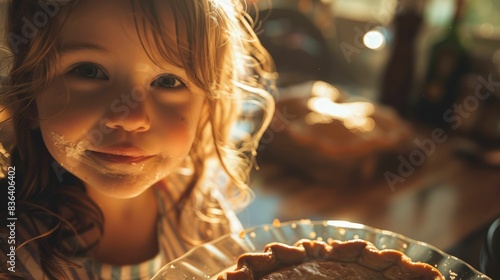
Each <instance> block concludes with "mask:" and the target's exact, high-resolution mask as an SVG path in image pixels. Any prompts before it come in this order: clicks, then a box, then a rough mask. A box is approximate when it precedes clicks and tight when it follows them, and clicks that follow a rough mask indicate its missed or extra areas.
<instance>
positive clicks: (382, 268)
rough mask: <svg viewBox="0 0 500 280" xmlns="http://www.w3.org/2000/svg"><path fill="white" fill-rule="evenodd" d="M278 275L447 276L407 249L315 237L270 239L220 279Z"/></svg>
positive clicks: (423, 279) (290, 278)
mask: <svg viewBox="0 0 500 280" xmlns="http://www.w3.org/2000/svg"><path fill="white" fill-rule="evenodd" d="M254 279H255V280H278V279H287V280H295V279H309V280H316V279H318V280H319V279H353V280H354V279H405V280H411V279H420V280H427V279H429V280H438V279H443V280H444V279H445V278H444V277H443V275H442V274H441V273H440V272H439V271H438V270H437V269H436V268H434V267H433V266H431V265H429V264H426V263H421V262H412V261H411V259H410V258H409V257H407V256H406V255H404V254H403V253H401V252H399V251H396V250H392V249H384V250H378V249H377V248H376V247H375V246H374V245H373V244H372V243H370V242H368V241H366V240H360V239H356V240H349V241H336V240H334V241H331V242H329V243H325V242H322V241H313V240H307V239H302V240H299V241H298V242H296V243H295V244H294V245H293V246H289V245H285V244H282V243H277V242H274V243H269V244H268V245H267V246H266V247H265V248H264V252H263V253H246V254H243V255H241V256H240V257H239V259H238V263H237V266H236V269H235V270H234V271H231V272H226V273H224V274H222V275H220V276H219V277H218V278H217V280H254Z"/></svg>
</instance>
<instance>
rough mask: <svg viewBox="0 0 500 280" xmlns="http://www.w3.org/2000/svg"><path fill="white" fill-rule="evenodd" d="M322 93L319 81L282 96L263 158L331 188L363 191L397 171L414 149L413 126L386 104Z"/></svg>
mask: <svg viewBox="0 0 500 280" xmlns="http://www.w3.org/2000/svg"><path fill="white" fill-rule="evenodd" d="M318 85H322V86H318ZM330 87H331V88H333V86H330ZM315 88H320V89H321V90H315ZM331 90H332V91H333V89H331ZM335 90H336V89H335ZM315 92H317V93H315ZM322 92H328V85H326V84H325V83H319V82H314V83H313V82H310V83H307V84H303V85H299V86H295V87H293V88H288V89H286V90H283V91H282V97H280V99H279V100H277V102H276V113H275V115H274V118H273V121H272V123H271V125H270V127H269V129H268V130H267V131H266V134H265V136H264V138H263V139H262V140H261V147H262V148H263V149H262V153H261V156H263V157H264V158H267V159H269V160H270V161H277V162H279V163H280V164H285V165H286V166H288V167H291V168H293V170H298V171H300V172H301V174H302V175H305V176H306V178H307V179H313V180H314V181H316V182H322V183H327V184H328V185H329V186H339V187H343V186H359V185H362V184H364V183H369V182H372V181H375V180H377V179H381V178H382V176H381V175H382V174H384V173H385V172H386V171H394V170H395V171H396V172H397V170H398V165H399V164H400V163H401V160H400V159H399V157H400V156H403V157H406V155H407V154H408V153H409V152H411V151H413V150H414V149H415V146H414V143H413V139H415V137H416V135H415V131H414V129H413V127H412V126H411V124H410V123H408V122H407V121H405V120H404V119H402V118H401V117H399V116H398V114H397V113H396V111H395V110H393V109H392V108H390V107H387V106H384V105H382V104H377V103H374V102H368V101H362V102H361V101H358V100H356V99H354V97H347V95H345V94H344V95H342V94H341V93H338V96H337V95H335V94H332V95H335V96H333V97H325V96H322V95H321V94H323V93H322ZM334 92H338V91H334ZM323 95H325V94H323ZM333 101H335V102H333ZM315 107H319V109H321V110H317V111H319V112H316V111H315V109H314V108H315ZM344 107H345V108H344ZM329 110H330V111H332V112H335V113H338V114H340V115H339V116H333V115H332V116H330V115H328V114H327V113H328V111H329ZM323 111H324V112H323ZM320 112H323V113H320Z"/></svg>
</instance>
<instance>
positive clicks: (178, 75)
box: [0, 0, 274, 279]
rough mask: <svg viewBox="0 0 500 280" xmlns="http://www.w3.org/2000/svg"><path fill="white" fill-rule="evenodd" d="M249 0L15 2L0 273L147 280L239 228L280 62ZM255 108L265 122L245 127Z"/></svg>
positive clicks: (9, 28)
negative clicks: (241, 127)
mask: <svg viewBox="0 0 500 280" xmlns="http://www.w3.org/2000/svg"><path fill="white" fill-rule="evenodd" d="M245 9H246V7H245V5H244V3H243V2H240V0H182V1H181V0H128V1H126V0H106V1H102V0H79V1H75V0H58V1H56V0H50V1H49V0H47V1H32V0H29V1H28V0H25V1H17V0H16V1H11V3H10V6H9V9H8V14H7V17H8V19H7V22H6V26H5V29H6V38H5V41H6V42H7V45H8V49H9V50H10V53H11V55H10V56H9V57H8V58H7V59H6V60H5V61H4V62H5V63H4V64H3V65H4V66H5V65H7V66H6V67H7V68H8V69H7V70H8V73H7V75H6V78H5V79H4V81H3V86H2V98H3V99H2V100H3V104H4V105H5V106H6V109H8V111H9V112H10V113H11V115H12V118H11V121H12V125H13V128H14V131H15V137H14V138H15V142H14V147H13V149H12V150H10V152H9V153H10V155H11V162H10V166H9V168H8V170H9V171H11V172H10V173H9V174H8V175H6V176H7V177H6V178H5V180H4V181H3V184H2V186H1V187H2V190H6V192H7V190H8V193H7V194H5V193H3V194H2V195H1V196H3V197H6V198H7V199H8V202H6V203H5V204H2V205H5V207H4V206H2V207H1V210H0V213H1V217H0V218H1V219H2V221H7V224H8V226H3V227H2V228H1V231H2V232H1V234H2V235H0V237H1V239H2V240H1V242H0V247H1V248H2V254H1V264H0V267H1V271H2V272H1V274H0V278H1V279H4V278H16V277H19V278H22V279H25V278H27V279H149V278H150V277H152V276H153V275H154V273H155V272H156V271H158V269H160V267H161V266H162V265H164V264H166V263H167V262H169V261H171V260H173V259H174V258H177V257H179V256H181V255H183V254H184V253H186V252H187V251H188V250H189V249H190V248H192V247H193V246H195V245H198V244H201V243H204V242H206V241H209V240H211V239H214V238H216V237H218V236H220V235H223V234H226V233H230V232H239V231H240V230H241V225H240V223H239V222H238V220H237V218H236V216H235V215H234V212H233V210H234V209H235V208H238V207H243V206H244V205H245V204H246V203H247V202H248V198H249V196H250V190H249V189H248V187H247V179H248V178H247V176H248V172H249V168H250V167H251V165H252V163H253V162H252V160H253V157H254V156H255V151H256V146H257V143H258V141H259V138H260V136H261V135H262V133H263V129H265V127H266V126H267V124H268V123H269V119H270V117H271V115H272V113H273V108H274V107H273V104H274V103H273V100H272V97H271V95H270V94H269V92H268V91H267V89H269V88H270V87H271V86H272V80H273V66H272V62H271V60H270V58H269V56H268V54H267V52H266V51H265V50H264V49H263V48H262V46H261V45H260V43H259V41H258V39H257V38H256V35H255V33H254V32H253V31H252V28H251V27H252V22H251V20H250V19H249V18H248V16H247V14H246V13H245ZM266 81H267V82H266ZM245 104H253V105H252V106H253V107H255V106H254V105H255V104H260V106H261V109H263V110H262V111H263V112H264V114H263V115H264V116H263V118H262V121H261V122H260V123H259V124H258V125H257V128H256V129H254V130H253V131H252V133H247V134H244V137H241V135H242V133H241V131H240V132H238V130H235V124H236V123H237V121H238V120H241V119H243V118H244V117H246V118H248V117H249V116H244V114H243V112H246V111H247V110H246V109H248V108H249V106H244V105H245ZM252 106H250V107H252ZM247 113H248V112H247ZM237 136H238V137H237ZM8 205H9V206H15V207H14V208H12V207H11V208H8V207H7V206H8ZM12 228H14V231H12Z"/></svg>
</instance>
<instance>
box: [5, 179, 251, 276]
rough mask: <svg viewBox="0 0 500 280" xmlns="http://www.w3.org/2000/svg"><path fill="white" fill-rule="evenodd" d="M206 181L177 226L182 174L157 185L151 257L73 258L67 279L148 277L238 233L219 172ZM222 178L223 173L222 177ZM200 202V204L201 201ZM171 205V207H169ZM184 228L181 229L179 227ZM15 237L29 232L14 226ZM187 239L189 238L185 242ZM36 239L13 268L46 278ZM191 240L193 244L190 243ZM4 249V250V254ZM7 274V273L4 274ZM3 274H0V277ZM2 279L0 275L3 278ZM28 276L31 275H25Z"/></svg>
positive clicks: (18, 253) (18, 254)
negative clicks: (121, 262)
mask: <svg viewBox="0 0 500 280" xmlns="http://www.w3.org/2000/svg"><path fill="white" fill-rule="evenodd" d="M218 177H219V179H218V180H217V181H215V180H213V181H208V180H207V183H206V184H205V186H204V187H203V188H202V189H199V190H197V191H196V192H194V193H193V195H192V198H191V199H190V200H189V201H188V202H186V205H184V207H183V211H182V214H181V221H180V227H179V226H178V223H177V222H176V218H175V212H176V211H173V210H174V207H175V203H176V201H177V199H178V197H179V196H180V195H181V193H182V191H183V187H184V186H185V184H184V182H183V179H182V177H181V176H178V177H174V178H169V181H168V187H167V186H166V185H161V184H160V185H156V186H155V192H156V193H157V199H158V200H157V202H158V213H159V215H158V216H159V218H158V238H159V240H158V244H159V246H160V248H159V253H158V254H157V255H156V256H155V257H154V258H152V259H150V260H147V261H144V262H142V263H139V264H135V265H125V266H115V265H109V264H105V263H101V262H98V261H96V260H93V259H90V258H78V259H72V261H75V262H76V263H78V264H80V265H81V267H80V268H73V267H69V268H65V272H66V275H67V276H68V278H69V279H76V280H79V279H150V278H151V277H152V276H154V274H155V273H156V272H157V271H158V270H159V269H160V268H161V267H162V266H164V265H165V264H167V263H168V262H170V261H172V260H174V259H176V258H178V257H180V256H182V255H183V254H185V253H186V252H187V251H188V250H190V249H191V248H193V247H194V246H195V245H196V244H202V243H204V242H207V241H210V240H211V239H214V238H216V237H219V236H221V235H224V234H227V233H230V232H232V233H238V232H240V231H241V230H242V226H241V223H240V222H239V220H238V218H237V217H236V215H235V213H234V212H233V211H232V210H231V207H229V205H228V204H227V202H226V201H225V200H224V198H223V196H222V192H223V191H224V190H221V188H220V186H223V185H225V182H223V181H221V179H220V176H218ZM224 178H225V177H224ZM200 203H201V204H200ZM172 206H174V207H172ZM181 229H184V230H181ZM16 234H17V235H16V238H19V239H20V240H26V239H28V238H29V237H30V236H33V235H30V233H29V232H27V231H26V229H25V228H22V227H19V226H18V227H17V228H16ZM186 239H188V240H190V241H191V242H187V241H186ZM33 243H35V242H31V243H28V244H27V245H25V246H23V247H22V248H20V249H19V250H17V251H16V271H19V272H27V273H28V274H29V275H31V277H32V278H31V279H36V280H39V279H47V277H45V278H44V274H43V272H42V270H41V268H40V265H39V263H40V262H39V261H38V260H39V257H40V256H39V255H38V254H37V250H36V244H33ZM193 243H194V244H193ZM5 255H6V253H4V254H3V256H1V257H2V260H3V258H5V257H6V256H5ZM0 276H1V275H0ZM6 276H7V277H8V273H7V275H6ZM0 278H2V277H0ZM2 279H3V278H2ZM28 279H30V278H28Z"/></svg>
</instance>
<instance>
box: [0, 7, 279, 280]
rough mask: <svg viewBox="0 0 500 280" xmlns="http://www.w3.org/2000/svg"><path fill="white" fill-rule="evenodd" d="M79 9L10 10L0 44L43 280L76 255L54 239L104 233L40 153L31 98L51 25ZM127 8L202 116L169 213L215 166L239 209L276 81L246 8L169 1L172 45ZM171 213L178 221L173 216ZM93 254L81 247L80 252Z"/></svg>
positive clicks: (53, 49)
mask: <svg viewBox="0 0 500 280" xmlns="http://www.w3.org/2000/svg"><path fill="white" fill-rule="evenodd" d="M79 1H85V0H47V1H43V2H40V1H31V0H29V1H28V0H26V1H17V0H16V1H10V3H9V9H8V13H7V21H6V26H5V29H6V32H5V34H6V36H7V37H6V38H5V41H6V42H7V46H8V49H9V51H10V53H11V55H10V56H9V57H7V58H4V59H3V63H2V65H3V66H4V69H6V70H7V75H6V78H5V79H4V81H3V83H2V89H1V98H2V100H1V101H2V103H1V104H2V105H3V106H5V108H6V109H8V111H9V112H11V119H10V120H9V122H12V125H13V128H14V132H15V135H14V140H13V141H14V148H13V149H12V150H11V151H10V153H11V162H12V165H15V166H16V172H17V178H19V181H18V182H17V190H16V192H17V193H16V203H17V204H16V205H17V207H16V208H17V209H18V211H17V215H23V214H24V215H26V216H27V217H30V219H29V220H28V219H27V220H26V223H31V225H28V226H31V227H33V228H34V229H37V233H36V235H34V236H33V238H32V239H31V240H27V241H26V242H37V245H38V247H39V248H40V255H41V256H42V257H41V260H40V261H41V264H40V265H41V267H42V268H43V270H44V272H45V273H46V275H47V276H48V277H49V278H50V279H52V278H55V279H64V278H65V275H64V273H63V271H62V270H61V268H60V264H61V263H66V264H68V263H69V264H70V265H71V262H70V261H69V258H68V255H70V254H74V253H75V252H69V250H68V248H65V247H64V245H62V244H60V242H58V240H60V239H61V238H62V237H67V236H68V235H76V236H77V235H78V234H80V233H82V232H83V231H85V230H87V229H88V228H89V227H96V228H98V229H100V230H101V232H102V226H103V216H102V213H101V212H100V210H99V209H98V208H97V206H96V205H95V203H94V202H93V201H92V200H91V199H90V198H89V197H88V196H87V195H86V192H85V188H84V187H83V184H82V182H81V181H80V180H79V179H77V178H76V177H75V176H73V175H72V174H70V173H69V172H66V173H65V174H64V176H63V177H62V179H61V177H60V172H59V173H57V172H55V169H58V170H59V171H60V168H62V167H60V166H58V165H57V163H56V161H55V160H54V159H53V158H52V156H51V155H50V153H49V152H48V151H47V149H46V148H45V145H44V143H43V140H42V138H41V134H40V130H39V129H38V128H37V123H38V120H37V118H38V112H37V108H36V104H35V98H36V96H37V93H39V92H41V91H42V90H43V89H44V88H45V87H47V86H48V85H49V84H50V83H51V81H52V79H53V78H54V73H55V65H56V64H57V61H58V49H57V46H56V45H55V43H54V42H55V41H56V40H55V39H56V37H57V36H58V31H59V30H58V28H60V25H58V24H55V21H56V20H55V19H56V18H61V17H62V20H63V21H64V15H67V13H66V11H68V12H71V10H72V9H74V8H75V7H76V6H77V5H78V2H79ZM130 2H131V4H132V6H133V7H134V10H135V21H136V29H137V32H138V34H139V36H140V38H141V42H142V43H143V47H144V49H145V50H146V52H148V54H149V55H150V58H151V59H152V60H153V61H155V62H157V63H160V61H161V60H162V59H167V60H168V61H170V62H172V63H175V64H177V65H178V66H180V67H182V68H183V69H185V71H186V73H187V75H188V77H189V78H190V80H191V81H193V83H195V84H196V86H198V87H200V88H201V89H203V90H204V91H205V92H206V96H207V98H206V100H207V102H206V103H207V106H206V108H205V110H206V114H204V117H203V118H202V120H201V122H200V123H199V127H198V131H197V135H196V138H195V139H196V140H195V142H194V143H193V146H192V149H191V151H190V153H189V162H190V167H191V171H192V172H191V173H190V175H189V180H188V183H187V185H186V189H185V191H184V193H183V194H182V196H181V198H180V200H179V202H178V205H183V202H184V201H185V200H187V199H188V198H189V197H190V196H192V194H193V192H194V191H196V189H197V188H198V182H199V181H200V179H201V178H202V177H203V176H205V173H206V170H207V166H208V165H209V163H214V162H215V164H216V165H217V166H219V167H220V168H221V169H222V170H223V171H224V172H225V173H226V174H227V175H228V177H229V178H230V184H229V186H228V188H227V190H228V193H227V197H228V198H229V199H230V201H231V202H232V203H231V204H232V205H239V206H242V205H245V203H247V202H248V201H249V198H250V197H251V190H250V189H249V187H248V176H249V172H250V170H251V167H252V166H253V164H254V158H255V155H256V148H257V145H258V142H259V139H260V137H261V136H262V134H263V133H264V130H265V128H266V127H267V125H268V124H269V122H270V119H271V117H272V114H273V112H274V101H273V97H272V95H271V94H270V90H271V89H272V86H273V80H274V79H275V75H276V74H275V73H274V72H275V71H274V65H273V62H272V60H271V58H270V56H269V54H268V53H267V52H266V51H265V49H264V48H263V47H262V45H261V44H260V42H259V40H258V38H257V36H256V34H255V32H254V30H253V26H254V25H253V22H252V20H251V18H250V17H249V16H248V13H247V7H246V6H245V3H244V2H243V1H241V0H182V1H172V0H170V1H168V2H169V6H170V9H171V10H172V11H173V13H172V14H173V15H174V17H175V22H176V23H177V24H176V28H177V30H176V31H177V32H176V34H177V38H170V37H169V36H164V31H163V30H162V28H161V26H160V20H159V19H160V14H159V12H158V9H157V7H156V5H155V1H154V0H141V1H138V0H130ZM40 3H44V4H40ZM48 6H50V7H52V10H50V11H52V12H53V13H54V14H56V15H54V16H53V17H50V16H49V17H47V19H48V20H47V21H46V22H45V23H44V24H41V26H37V29H36V32H34V33H33V34H29V36H26V34H25V31H26V30H23V28H24V24H25V19H33V18H34V17H36V15H37V13H48V12H47V10H46V9H47V7H48ZM57 11H58V12H57ZM61 11H65V12H64V13H62V12H61ZM56 12H57V13H56ZM23 32H24V33H23ZM174 41H175V44H173V43H172V42H174ZM154 54H159V55H160V57H158V56H155V55H154ZM200 58H203V59H200ZM242 104H243V105H242ZM244 104H258V105H259V106H260V109H261V110H260V112H261V113H262V114H261V116H260V117H259V122H258V123H257V124H256V126H255V129H253V130H252V131H249V132H248V133H246V134H245V135H244V137H238V138H237V139H235V135H234V133H232V132H233V130H232V129H233V128H234V124H236V123H237V122H238V120H239V119H241V118H242V117H243V118H244V117H248V116H243V115H242V112H243V111H244V107H243V106H244ZM61 186H64V187H61ZM5 211H6V210H5V209H4V208H2V210H1V211H0V216H1V217H0V218H2V219H4V218H5V217H6V216H7V213H5ZM63 211H64V213H65V215H64V217H63V215H62V213H63ZM177 211H178V215H177V216H178V217H180V215H181V212H182V207H179V208H177ZM67 213H70V214H69V218H67V217H68V214H67ZM4 220H5V219H4ZM37 221H43V222H44V224H45V225H46V226H47V228H48V230H40V229H38V228H37V227H36V222H37ZM96 242H97V241H96ZM94 245H96V244H90V246H89V247H88V248H82V252H83V253H85V252H86V251H87V250H90V249H91V248H92V247H93V246H94ZM0 246H4V244H2V245H0ZM5 246H6V245H5ZM21 246H22V245H21ZM2 249H4V248H2ZM82 252H80V253H82ZM5 265H6V264H5V262H3V263H2V264H1V265H0V267H1V268H2V270H4V268H5ZM1 276H2V274H0V278H1Z"/></svg>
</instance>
